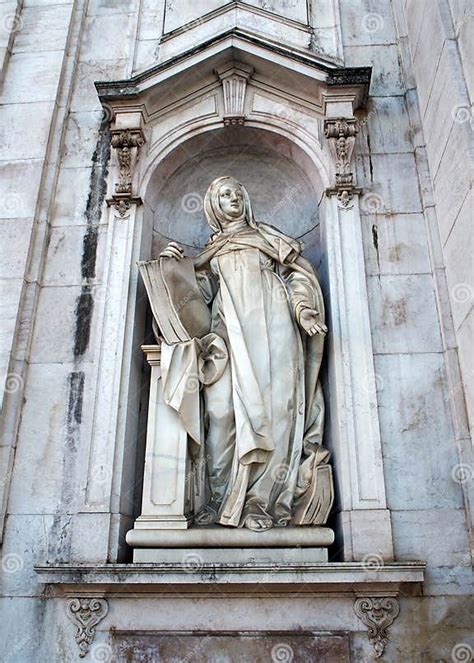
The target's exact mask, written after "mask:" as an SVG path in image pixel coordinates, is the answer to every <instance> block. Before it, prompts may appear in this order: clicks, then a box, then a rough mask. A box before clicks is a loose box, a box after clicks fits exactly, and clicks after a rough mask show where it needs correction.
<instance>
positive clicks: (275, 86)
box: [0, 0, 474, 663]
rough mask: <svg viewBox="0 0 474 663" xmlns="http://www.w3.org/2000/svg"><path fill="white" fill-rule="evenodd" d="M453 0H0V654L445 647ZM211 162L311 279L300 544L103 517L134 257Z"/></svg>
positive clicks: (142, 299) (358, 655) (467, 444)
mask: <svg viewBox="0 0 474 663" xmlns="http://www.w3.org/2000/svg"><path fill="white" fill-rule="evenodd" d="M472 18H473V17H472V8H471V6H470V3H469V2H468V1H467V0H433V1H431V0H393V1H392V2H390V1H389V0H377V2H373V1H372V0H313V1H312V2H308V3H307V2H306V1H303V0H288V1H287V0H281V1H277V0H275V1H271V2H269V1H265V2H264V1H263V0H252V1H248V2H244V1H241V2H225V1H220V0H200V1H199V2H188V0H174V1H173V0H142V1H141V2H137V1H136V0H89V1H86V0H74V1H73V0H54V1H53V0H51V1H50V0H14V1H8V2H0V35H1V43H0V62H1V70H0V71H1V81H2V83H1V85H2V93H3V104H4V105H3V106H2V108H1V109H0V114H1V116H2V122H1V128H0V134H1V145H2V152H1V157H0V159H1V162H0V170H1V178H0V186H1V187H2V192H1V196H0V226H1V232H2V237H3V238H4V242H2V258H1V261H0V288H1V293H2V304H3V305H2V308H1V315H2V323H1V333H0V339H1V346H0V379H1V383H0V392H1V394H2V396H1V398H2V415H3V418H2V424H1V425H2V428H1V432H2V439H1V446H0V460H1V462H0V472H1V475H0V487H1V500H0V503H1V507H2V512H1V513H2V516H1V523H2V531H1V536H2V548H1V581H0V582H1V587H2V597H1V599H0V606H1V618H0V632H1V642H2V651H3V655H4V657H5V659H6V660H7V661H12V662H13V661H18V662H21V663H23V662H26V661H28V662H30V661H35V662H36V661H38V662H42V661H76V660H79V658H80V657H83V658H84V660H109V661H115V660H117V661H120V660H128V659H127V658H126V657H127V656H128V657H130V656H131V655H132V654H131V653H130V652H132V653H133V652H134V653H133V656H135V658H132V659H131V660H136V661H148V660H156V658H155V659H153V656H154V655H155V656H158V655H160V656H162V657H163V660H167V657H168V658H169V657H171V656H175V657H176V660H184V661H193V660H213V659H212V656H214V655H216V652H217V653H220V654H221V655H222V657H223V658H222V660H226V661H227V660H228V661H233V660H238V659H235V658H233V653H234V652H235V651H236V646H235V641H236V640H238V641H239V642H240V643H241V646H242V649H241V652H242V656H243V655H244V653H245V655H246V656H248V657H249V660H251V659H252V657H254V660H259V659H258V656H260V657H261V659H260V660H269V661H271V660H275V661H277V660H288V661H289V660H295V661H297V660H312V659H311V656H316V657H317V656H323V655H326V659H322V660H328V661H331V662H332V661H343V660H347V661H366V660H371V659H372V657H374V656H376V655H378V654H380V655H382V656H383V657H384V659H385V660H388V661H394V662H395V661H397V662H398V661H405V660H406V661H408V660H410V661H416V662H418V661H419V662H420V663H424V662H425V661H451V660H453V661H468V660H470V657H472V655H473V651H474V643H473V642H472V640H470V630H472V624H470V622H469V596H470V593H471V584H470V582H471V553H470V550H471V544H472V529H471V519H472V511H471V505H472V497H471V491H472V477H473V475H474V465H473V461H472V449H471V434H470V431H471V427H472V420H473V414H472V402H473V395H472V389H473V367H472V352H471V351H470V347H471V345H472V334H473V330H472V319H473V318H472V315H473V313H472V302H473V291H474V284H473V265H472V231H471V229H470V221H471V216H472V212H471V208H472V201H471V200H470V196H471V190H470V184H471V183H472V170H471V168H472V164H471V159H472V154H471V152H470V150H471V146H472V134H471V133H470V131H471V123H472V115H471V103H472V75H473V74H472V72H473V63H472V51H471V49H470V41H469V27H470V26H471V28H472ZM370 67H371V68H372V69H371V71H369V70H368V68H370ZM341 118H343V119H344V122H343V123H341ZM354 118H355V119H354ZM353 127H354V129H353ZM355 127H357V129H355ZM340 139H342V144H343V149H342V148H341V142H339V140H340ZM225 170H229V171H232V172H231V174H233V175H235V176H236V177H238V178H240V179H242V180H243V181H244V183H245V184H246V185H247V186H248V189H249V192H250V195H251V196H252V200H253V201H254V207H255V209H256V212H257V215H258V217H259V219H260V220H262V221H264V222H266V223H275V221H274V219H275V218H279V219H280V218H281V219H282V225H281V230H282V231H284V232H286V233H287V234H289V235H292V236H295V237H301V238H302V239H303V240H304V242H305V255H307V256H308V258H309V259H310V260H311V261H312V262H313V264H314V265H315V266H316V268H317V270H318V273H319V276H320V278H321V281H322V287H323V292H324V296H325V300H326V311H327V318H328V327H329V334H328V339H327V362H326V364H325V366H324V367H323V371H324V375H323V389H324V392H325V399H326V403H327V406H328V412H327V425H326V431H325V436H326V439H327V440H328V445H329V447H330V449H331V452H332V458H333V459H332V465H333V470H334V476H335V484H336V507H335V509H334V513H333V516H332V518H331V520H330V523H329V525H330V527H331V528H332V529H333V530H334V533H335V541H334V543H332V544H331V540H332V539H331V537H330V536H329V538H326V539H324V540H323V545H324V546H326V547H328V559H327V561H326V558H325V557H324V556H320V555H319V553H318V552H314V551H315V550H316V549H314V548H311V547H310V548H308V550H310V551H311V550H312V551H313V553H311V552H308V551H306V552H305V547H304V545H303V547H301V548H296V547H294V546H293V548H292V547H291V546H290V547H289V549H288V550H287V551H286V552H285V554H281V553H280V551H279V548H278V547H273V546H272V545H271V544H269V545H268V549H266V548H265V549H264V551H263V552H262V551H257V552H256V548H255V547H253V546H252V544H249V542H248V541H247V540H242V541H241V542H240V543H239V542H237V543H236V544H235V545H234V546H233V547H232V548H229V550H228V551H222V556H221V559H220V560H217V561H216V559H215V558H213V557H212V555H211V556H206V555H204V554H203V553H202V551H201V552H199V548H200V544H199V541H197V542H196V541H193V542H192V544H190V545H188V546H186V545H183V544H182V543H178V544H176V540H171V539H170V541H169V542H168V544H167V546H166V547H164V548H162V549H161V552H160V553H159V554H158V557H157V556H156V555H150V553H149V552H148V548H147V547H146V546H144V547H140V546H139V547H137V548H135V552H137V550H138V551H139V554H138V555H137V557H136V558H135V562H133V553H132V549H131V548H130V547H129V546H128V545H127V542H126V535H127V532H130V531H132V532H134V533H136V532H139V531H140V530H139V529H136V528H135V529H134V525H135V521H136V519H137V518H138V517H139V516H140V515H141V514H142V511H141V509H142V503H144V502H145V501H146V499H147V496H146V493H145V492H144V490H143V483H144V482H143V467H144V460H145V455H146V440H145V437H146V421H147V410H148V399H149V393H150V371H149V367H148V366H147V365H146V364H144V361H143V354H142V350H141V346H142V345H147V344H148V345H149V344H150V343H153V339H152V337H151V335H150V318H149V311H148V305H147V300H146V294H145V292H144V288H143V285H142V284H141V282H140V280H139V275H138V270H137V268H136V261H137V260H143V259H149V258H150V257H156V256H157V255H158V254H159V252H160V251H161V250H162V249H163V247H164V246H165V245H166V244H167V243H168V241H169V240H170V239H171V240H175V241H178V242H180V243H182V244H184V245H185V247H186V250H187V252H189V254H191V255H193V254H195V253H196V252H197V250H198V248H199V247H201V246H202V245H203V244H204V242H205V239H206V238H207V235H206V226H205V221H204V215H203V211H202V203H203V196H204V193H205V190H206V188H207V185H208V184H209V183H210V181H211V180H212V179H213V178H214V177H216V176H217V175H219V174H221V173H222V172H223V171H225ZM183 192H184V195H183ZM145 483H146V482H145ZM146 531H147V530H146V529H145V532H146ZM327 531H329V530H327ZM323 534H324V532H323V533H322V535H323ZM326 534H327V532H326ZM255 535H256V536H258V533H255ZM244 538H245V537H244ZM295 545H296V546H298V545H300V546H301V545H302V544H301V541H300V542H299V543H298V542H297V543H296V544H295ZM425 564H426V569H425ZM275 599H277V600H275ZM88 627H89V629H90V630H88ZM196 634H198V636H197V637H196ZM150 652H151V653H150ZM153 652H154V653H153ZM324 652H326V654H324ZM147 657H148V658H147ZM242 660H245V659H242Z"/></svg>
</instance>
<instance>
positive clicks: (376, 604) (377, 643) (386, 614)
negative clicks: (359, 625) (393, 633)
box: [354, 596, 400, 658]
mask: <svg viewBox="0 0 474 663" xmlns="http://www.w3.org/2000/svg"><path fill="white" fill-rule="evenodd" d="M354 612H355V613H356V615H357V616H358V617H359V619H360V620H361V621H362V622H363V623H364V624H365V626H367V630H368V633H369V641H370V643H371V644H372V646H373V648H374V649H375V658H381V657H382V656H383V653H384V651H385V646H386V644H387V642H388V639H389V637H390V636H389V634H388V628H389V626H391V625H392V624H393V622H394V621H395V619H396V618H397V617H398V613H399V612H400V606H399V605H398V601H397V599H396V598H395V597H394V596H374V597H367V596H364V597H361V598H358V599H356V601H355V603H354Z"/></svg>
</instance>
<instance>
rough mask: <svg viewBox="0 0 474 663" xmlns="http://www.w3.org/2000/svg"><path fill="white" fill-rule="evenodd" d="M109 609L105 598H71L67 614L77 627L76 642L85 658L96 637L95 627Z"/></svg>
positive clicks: (81, 655)
mask: <svg viewBox="0 0 474 663" xmlns="http://www.w3.org/2000/svg"><path fill="white" fill-rule="evenodd" d="M108 611H109V606H108V604H107V601H106V600H105V599H97V598H76V599H69V601H68V603H67V607H66V614H67V616H68V618H69V619H70V620H71V622H72V623H73V624H74V626H75V627H76V629H77V630H76V636H75V638H76V642H77V644H78V645H79V656H80V657H81V658H83V657H84V656H85V655H86V654H87V652H88V651H89V649H90V646H91V644H92V642H93V640H94V637H95V627H96V626H97V624H98V623H99V622H100V621H102V620H103V619H104V617H105V616H106V615H107V613H108Z"/></svg>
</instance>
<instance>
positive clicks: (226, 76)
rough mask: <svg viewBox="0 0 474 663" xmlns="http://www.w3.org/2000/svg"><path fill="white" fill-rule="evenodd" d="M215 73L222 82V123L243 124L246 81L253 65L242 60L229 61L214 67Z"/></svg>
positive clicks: (250, 74)
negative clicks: (216, 67)
mask: <svg viewBox="0 0 474 663" xmlns="http://www.w3.org/2000/svg"><path fill="white" fill-rule="evenodd" d="M216 74H217V75H218V76H219V79H220V81H221V83H222V94H223V98H224V125H225V126H226V127H227V126H233V125H237V124H240V125H242V124H244V121H245V95H246V91H247V82H248V80H249V79H250V77H251V76H252V74H253V67H251V66H249V65H247V64H244V63H243V62H229V63H227V64H226V65H224V66H223V67H220V68H219V69H216Z"/></svg>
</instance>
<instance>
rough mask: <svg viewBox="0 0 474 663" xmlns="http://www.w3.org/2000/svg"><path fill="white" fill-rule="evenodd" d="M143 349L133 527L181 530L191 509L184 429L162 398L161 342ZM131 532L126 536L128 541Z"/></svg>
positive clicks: (132, 538) (139, 528) (138, 528)
mask: <svg viewBox="0 0 474 663" xmlns="http://www.w3.org/2000/svg"><path fill="white" fill-rule="evenodd" d="M142 349H143V352H144V353H145V355H146V358H147V361H148V363H149V364H150V366H151V378H150V401H149V406H148V425H147V437H146V453H145V472H144V477H143V498H142V513H141V515H140V517H139V518H138V519H137V520H136V521H135V530H137V531H138V532H139V531H141V530H145V531H146V532H153V531H156V530H162V529H166V530H167V529H171V530H183V529H186V528H187V527H188V524H189V521H190V515H189V514H190V510H191V501H190V492H191V487H190V481H188V479H189V477H190V468H189V461H188V454H187V445H188V440H187V433H186V431H185V430H184V428H183V426H182V424H181V423H180V421H179V418H178V415H177V414H176V412H175V411H174V410H173V409H172V408H170V407H168V405H166V403H164V401H163V395H162V389H161V369H160V355H161V353H160V346H159V345H144V346H142ZM138 532H137V535H138V537H140V534H138ZM133 534H134V532H129V533H128V536H127V541H128V543H129V544H130V545H133V540H134V537H133ZM129 537H130V539H129Z"/></svg>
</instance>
